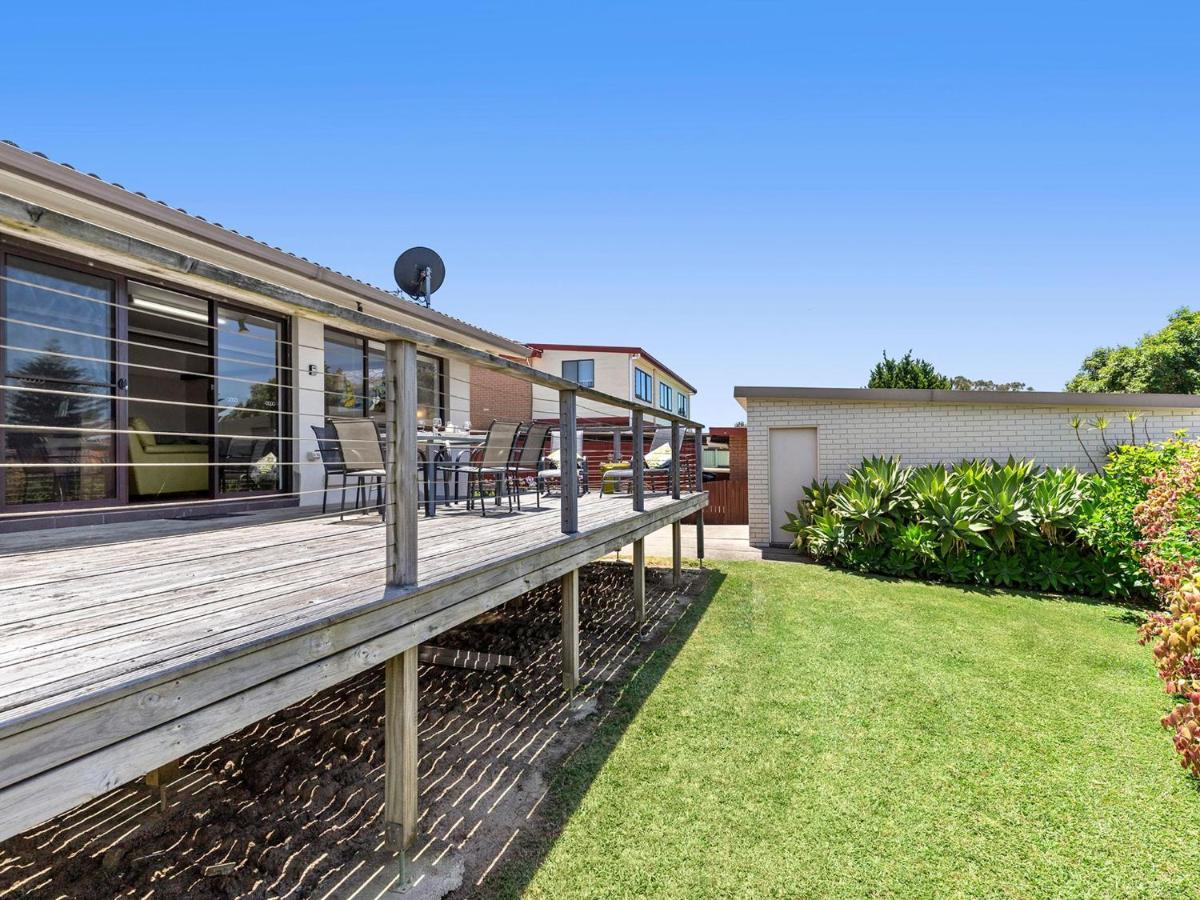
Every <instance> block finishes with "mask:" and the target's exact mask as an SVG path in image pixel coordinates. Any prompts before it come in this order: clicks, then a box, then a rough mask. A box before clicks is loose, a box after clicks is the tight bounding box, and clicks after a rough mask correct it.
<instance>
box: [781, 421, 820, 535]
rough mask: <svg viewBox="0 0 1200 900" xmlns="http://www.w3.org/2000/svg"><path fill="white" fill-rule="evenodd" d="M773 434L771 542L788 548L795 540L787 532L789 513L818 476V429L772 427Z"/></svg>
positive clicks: (793, 510)
mask: <svg viewBox="0 0 1200 900" xmlns="http://www.w3.org/2000/svg"><path fill="white" fill-rule="evenodd" d="M770 435H771V443H770V454H771V543H772V544H785V545H786V544H790V543H791V542H792V539H793V538H794V537H795V535H793V534H790V533H789V532H786V531H784V530H783V526H784V525H786V524H787V513H789V512H793V513H794V512H795V511H796V502H797V501H798V500H799V499H800V498H801V497H803V496H804V488H805V487H806V486H807V485H808V484H809V483H811V482H812V480H813V479H814V478H816V477H817V429H815V428H772V429H771V430H770Z"/></svg>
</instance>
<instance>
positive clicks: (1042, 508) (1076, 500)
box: [1029, 469, 1090, 544]
mask: <svg viewBox="0 0 1200 900" xmlns="http://www.w3.org/2000/svg"><path fill="white" fill-rule="evenodd" d="M1086 485H1087V483H1086V480H1085V478H1084V476H1082V475H1080V474H1079V473H1078V472H1077V471H1076V470H1075V469H1047V470H1046V471H1044V472H1042V473H1041V474H1040V475H1038V476H1037V479H1036V480H1035V481H1034V483H1033V488H1032V489H1031V490H1030V492H1029V513H1030V515H1031V516H1032V518H1033V524H1034V525H1035V526H1036V527H1037V530H1038V531H1039V532H1041V534H1042V536H1043V537H1045V538H1046V540H1048V541H1049V542H1050V543H1052V544H1057V543H1059V542H1060V540H1062V539H1063V537H1064V535H1065V533H1066V532H1068V531H1074V530H1075V528H1076V526H1077V525H1078V523H1079V521H1080V515H1081V513H1082V512H1083V511H1084V506H1085V503H1086V502H1087V501H1088V500H1089V495H1090V491H1089V490H1088V489H1087V486H1086Z"/></svg>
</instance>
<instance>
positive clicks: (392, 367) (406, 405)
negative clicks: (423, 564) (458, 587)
mask: <svg viewBox="0 0 1200 900" xmlns="http://www.w3.org/2000/svg"><path fill="white" fill-rule="evenodd" d="M387 367H388V371H387V427H388V434H387V437H388V440H387V467H386V468H387V500H386V503H387V509H386V513H385V514H386V521H387V573H388V584H394V585H397V586H401V587H403V586H407V585H412V584H416V583H417V435H416V429H417V345H416V344H413V343H410V342H409V341H389V342H388V345H387Z"/></svg>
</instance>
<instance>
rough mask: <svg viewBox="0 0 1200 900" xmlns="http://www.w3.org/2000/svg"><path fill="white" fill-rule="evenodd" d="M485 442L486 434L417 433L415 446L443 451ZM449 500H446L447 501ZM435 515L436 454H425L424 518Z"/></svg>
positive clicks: (467, 432)
mask: <svg viewBox="0 0 1200 900" xmlns="http://www.w3.org/2000/svg"><path fill="white" fill-rule="evenodd" d="M485 440H487V435H486V434H473V433H471V432H469V431H424V430H422V431H418V432H417V444H418V446H419V445H421V444H426V445H436V446H440V447H441V448H442V449H444V450H450V449H452V448H456V447H478V446H479V445H480V444H482V443H483V442H484V441H485ZM448 499H449V498H447V500H448ZM436 515H437V453H426V454H425V516H426V517H427V518H433V517H434V516H436Z"/></svg>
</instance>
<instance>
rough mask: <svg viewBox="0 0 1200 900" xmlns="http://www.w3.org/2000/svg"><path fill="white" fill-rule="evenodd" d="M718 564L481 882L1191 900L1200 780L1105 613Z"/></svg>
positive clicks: (547, 891) (540, 892) (1115, 617)
mask: <svg viewBox="0 0 1200 900" xmlns="http://www.w3.org/2000/svg"><path fill="white" fill-rule="evenodd" d="M718 571H719V573H720V574H719V575H718V579H719V581H720V583H719V586H717V587H716V590H715V593H713V594H712V597H711V600H710V601H709V602H707V603H705V602H703V601H702V602H698V603H697V604H696V606H695V608H694V609H693V610H692V611H691V613H690V614H689V618H688V619H685V621H684V622H682V623H681V627H680V629H679V630H678V633H677V637H676V639H675V640H673V641H671V642H668V645H666V646H664V647H663V648H662V650H661V651H659V652H658V653H657V654H656V657H655V658H654V659H653V660H651V662H650V663H649V664H647V665H646V666H645V667H643V669H642V670H641V671H640V672H639V674H638V675H637V677H636V678H635V679H634V681H633V682H631V684H630V686H629V687H628V689H627V690H626V691H625V693H624V694H623V696H622V698H621V700H620V702H619V704H618V714H617V715H616V716H615V717H613V718H612V719H610V721H609V722H608V723H607V724H606V725H605V726H604V728H603V729H602V730H601V732H600V733H599V734H598V736H597V739H596V740H595V741H593V742H592V743H591V744H590V745H589V746H588V747H587V748H586V749H585V750H584V751H582V752H581V753H579V754H577V755H576V756H575V757H573V758H572V759H571V760H570V761H569V762H568V763H567V765H566V766H565V767H564V769H563V770H562V772H561V774H560V776H559V777H558V779H557V781H556V782H555V784H554V786H553V790H552V795H551V798H550V807H549V808H550V813H551V815H552V816H556V817H558V818H559V819H560V820H561V822H562V826H563V830H562V833H561V835H560V836H559V837H558V838H557V839H556V840H555V841H554V843H553V845H552V846H546V847H544V848H542V849H543V851H544V854H545V855H544V858H543V857H542V856H541V855H540V854H539V855H537V856H536V858H528V857H527V858H526V859H525V861H524V862H523V863H520V864H518V865H516V866H514V867H512V868H510V870H509V871H507V872H505V873H504V875H503V876H502V879H501V881H502V883H501V884H500V885H499V889H500V890H501V891H502V892H508V893H514V894H515V893H519V892H521V891H522V890H525V891H527V892H528V893H529V894H530V895H532V896H534V897H553V898H560V897H598V896H612V897H628V896H645V895H654V896H674V897H727V896H743V897H762V896H809V895H836V896H882V895H903V896H930V895H935V894H936V895H946V894H961V895H972V896H977V895H1003V896H1021V897H1025V896H1048V895H1057V896H1061V895H1068V896H1138V897H1145V896H1172V897H1177V896H1195V895H1196V893H1197V884H1198V882H1197V880H1196V879H1197V877H1198V876H1197V873H1198V871H1200V870H1198V869H1197V849H1198V848H1200V791H1198V790H1197V788H1196V786H1195V784H1194V783H1193V782H1192V781H1191V780H1189V778H1188V777H1187V776H1186V775H1185V774H1184V773H1183V771H1182V770H1181V769H1180V768H1179V766H1178V765H1177V764H1176V762H1175V757H1174V754H1173V751H1172V750H1171V746H1170V741H1169V738H1168V735H1167V733H1166V732H1164V731H1162V730H1161V729H1160V728H1159V725H1158V719H1159V717H1160V716H1161V715H1162V713H1163V711H1164V709H1165V708H1166V707H1167V698H1166V697H1165V696H1164V695H1163V693H1162V691H1161V688H1160V687H1159V683H1158V681H1157V679H1156V678H1155V676H1154V673H1153V669H1152V666H1151V663H1150V659H1149V653H1148V651H1147V650H1146V649H1145V648H1142V647H1139V646H1138V645H1137V643H1136V641H1135V627H1136V626H1135V624H1134V621H1133V616H1132V615H1131V614H1130V613H1128V612H1127V611H1126V610H1124V609H1122V608H1120V607H1117V606H1112V605H1103V604H1093V603H1089V602H1084V601H1072V600H1065V599H1057V598H1047V597H1036V596H1030V595H1019V594H1003V593H977V592H973V591H965V590H957V589H953V588H947V587H936V586H929V585H924V584H918V583H912V582H890V581H885V580H878V579H873V578H865V577H860V576H855V575H850V574H844V573H839V572H830V571H826V570H823V569H820V568H817V567H813V566H806V565H786V564H769V563H726V564H719V569H718ZM693 626H694V627H693ZM689 632H690V633H689Z"/></svg>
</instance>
